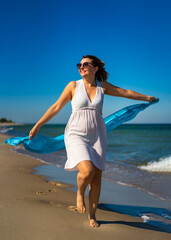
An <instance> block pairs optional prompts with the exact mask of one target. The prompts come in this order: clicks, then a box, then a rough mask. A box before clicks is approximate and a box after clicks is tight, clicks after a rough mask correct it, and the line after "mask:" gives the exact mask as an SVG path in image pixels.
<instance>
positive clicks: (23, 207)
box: [0, 135, 170, 240]
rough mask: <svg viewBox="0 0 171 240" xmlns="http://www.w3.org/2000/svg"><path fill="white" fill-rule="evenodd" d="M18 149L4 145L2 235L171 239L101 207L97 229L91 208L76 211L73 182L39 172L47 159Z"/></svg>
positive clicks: (52, 239) (0, 150) (0, 153)
mask: <svg viewBox="0 0 171 240" xmlns="http://www.w3.org/2000/svg"><path fill="white" fill-rule="evenodd" d="M0 138H6V136H3V135H0ZM12 148H14V147H13V146H9V145H0V165H1V167H0V171H1V173H0V178H1V179H0V183H1V200H0V210H1V214H0V223H1V224H0V233H1V239H3V240H11V239H13V240H15V239H16V240H20V239H22V240H23V239H24V240H27V239H28V240H30V239H33V240H34V239H36V240H39V239H41V240H44V239H46V240H47V239H48V240H56V239H58V240H61V239H65V240H67V239H70V240H71V239H74V240H75V239H81V238H83V239H99V240H101V239H115V240H117V239H118V240H122V239H123V240H125V239H128V240H129V239H130V240H132V239H135V240H136V239H137V240H141V239H143V240H144V239H146V240H148V239H151V238H154V239H156V240H160V239H161V240H168V239H170V234H168V233H165V232H162V231H160V230H159V229H158V228H157V227H153V226H150V225H149V224H146V223H143V222H142V221H140V220H139V219H137V218H135V217H131V216H128V215H124V214H119V213H116V212H112V211H106V210H105V209H103V210H102V209H98V210H97V214H96V215H97V220H98V221H99V224H100V227H99V228H91V227H90V226H89V221H88V219H87V213H86V214H80V213H78V212H77V211H76V206H75V204H76V193H75V192H73V191H70V190H68V189H67V188H68V187H69V186H70V185H69V184H66V183H65V184H64V183H62V182H55V181H47V180H46V179H45V178H44V177H43V176H40V175H33V168H34V167H36V166H38V165H44V164H43V163H42V162H39V161H38V160H34V159H33V158H30V157H28V156H23V155H19V154H16V153H15V152H13V151H10V149H12ZM86 205H87V208H88V199H87V198H86Z"/></svg>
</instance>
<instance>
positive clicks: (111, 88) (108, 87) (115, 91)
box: [100, 82, 157, 102]
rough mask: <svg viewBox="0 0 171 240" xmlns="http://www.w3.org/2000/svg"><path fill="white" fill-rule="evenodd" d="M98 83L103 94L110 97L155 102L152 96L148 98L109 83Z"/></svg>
mask: <svg viewBox="0 0 171 240" xmlns="http://www.w3.org/2000/svg"><path fill="white" fill-rule="evenodd" d="M100 83H101V86H102V88H103V90H104V94H107V95H110V96H116V97H125V98H130V99H134V100H141V101H147V102H152V101H156V100H157V98H155V97H153V96H148V95H144V94H141V93H138V92H135V91H132V90H127V89H123V88H120V87H117V86H115V85H112V84H111V83H109V82H100Z"/></svg>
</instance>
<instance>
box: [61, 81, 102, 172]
mask: <svg viewBox="0 0 171 240" xmlns="http://www.w3.org/2000/svg"><path fill="white" fill-rule="evenodd" d="M96 83H97V90H96V95H95V97H94V99H93V101H92V102H91V101H90V99H89V97H88V94H87V90H86V88H85V84H84V81H83V79H80V80H77V81H76V89H75V93H74V97H73V99H72V101H71V105H72V113H71V115H70V118H69V120H68V123H67V125H66V127H65V131H64V143H65V147H66V153H67V161H66V163H65V167H64V169H65V170H67V171H78V168H77V164H78V163H79V162H81V161H83V160H89V161H92V163H93V164H94V165H95V166H96V167H97V168H99V169H100V170H102V171H103V170H105V160H106V148H107V132H106V126H105V123H104V120H103V117H102V107H103V98H104V92H103V89H102V87H101V85H100V83H99V81H98V80H96Z"/></svg>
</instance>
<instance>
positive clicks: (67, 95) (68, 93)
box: [29, 81, 76, 140]
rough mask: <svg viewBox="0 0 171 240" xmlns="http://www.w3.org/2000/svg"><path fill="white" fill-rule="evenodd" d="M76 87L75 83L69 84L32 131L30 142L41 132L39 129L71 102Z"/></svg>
mask: <svg viewBox="0 0 171 240" xmlns="http://www.w3.org/2000/svg"><path fill="white" fill-rule="evenodd" d="M75 86H76V82H75V81H71V82H69V83H68V85H67V86H66V87H65V89H64V90H63V92H62V94H61V96H60V97H59V98H58V100H57V101H56V102H55V103H54V104H53V105H52V106H51V107H50V108H49V109H48V110H47V111H46V112H45V114H44V115H43V117H42V118H41V119H40V120H39V121H38V122H37V123H36V124H35V125H34V127H33V128H32V129H31V131H30V133H29V140H31V138H34V137H35V136H36V134H37V132H38V131H39V128H40V127H42V126H43V125H44V124H45V123H47V122H48V121H49V120H51V119H52V118H53V117H54V116H55V115H56V114H57V113H59V112H60V110H61V109H62V108H63V107H64V106H65V105H66V104H67V103H68V102H69V101H70V100H71V98H72V93H73V89H74V88H75Z"/></svg>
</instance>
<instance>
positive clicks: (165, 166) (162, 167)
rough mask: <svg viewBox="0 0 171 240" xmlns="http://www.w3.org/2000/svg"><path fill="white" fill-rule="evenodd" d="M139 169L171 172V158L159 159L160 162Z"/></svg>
mask: <svg viewBox="0 0 171 240" xmlns="http://www.w3.org/2000/svg"><path fill="white" fill-rule="evenodd" d="M138 168H140V169H141V170H147V171H149V172H171V156H169V157H164V158H159V161H154V162H150V163H148V165H146V166H139V167H138Z"/></svg>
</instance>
